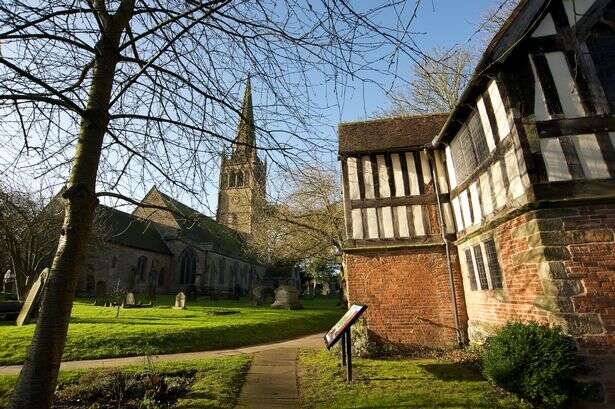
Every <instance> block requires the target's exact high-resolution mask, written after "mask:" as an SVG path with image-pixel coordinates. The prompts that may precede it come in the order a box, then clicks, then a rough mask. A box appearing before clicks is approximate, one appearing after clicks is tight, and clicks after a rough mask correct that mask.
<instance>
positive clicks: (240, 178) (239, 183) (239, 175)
mask: <svg viewBox="0 0 615 409" xmlns="http://www.w3.org/2000/svg"><path fill="white" fill-rule="evenodd" d="M235 186H237V187H242V186H243V171H241V170H240V171H239V172H237V181H236V183H235Z"/></svg>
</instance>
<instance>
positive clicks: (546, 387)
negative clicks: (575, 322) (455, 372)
mask: <svg viewBox="0 0 615 409" xmlns="http://www.w3.org/2000/svg"><path fill="white" fill-rule="evenodd" d="M578 364H579V361H578V357H577V355H576V348H575V345H574V343H573V341H572V339H570V338H569V337H567V336H566V335H564V334H563V333H562V331H561V329H559V328H549V327H547V326H544V325H540V324H538V323H529V324H524V323H520V322H511V323H508V324H507V325H506V326H505V327H503V328H502V329H501V330H500V331H499V332H498V334H497V335H495V336H493V337H491V338H489V339H488V340H487V342H486V344H485V349H484V351H483V353H482V366H483V373H484V375H485V376H486V377H487V378H489V379H491V380H492V381H493V382H495V383H496V384H497V385H499V386H501V387H502V388H504V389H506V390H508V391H510V392H513V393H516V394H517V395H519V396H520V397H522V398H524V399H527V400H528V401H530V402H532V403H533V404H536V405H540V406H544V407H547V408H560V407H562V406H563V405H564V404H565V403H566V401H567V400H568V398H569V397H570V396H571V394H572V390H573V386H574V379H573V377H574V375H575V372H576V370H577V367H578Z"/></svg>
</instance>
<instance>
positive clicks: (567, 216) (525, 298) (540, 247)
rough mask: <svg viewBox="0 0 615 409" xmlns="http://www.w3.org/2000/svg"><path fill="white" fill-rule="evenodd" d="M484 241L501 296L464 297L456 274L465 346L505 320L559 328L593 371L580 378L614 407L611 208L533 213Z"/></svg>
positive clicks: (614, 207) (614, 226)
mask: <svg viewBox="0 0 615 409" xmlns="http://www.w3.org/2000/svg"><path fill="white" fill-rule="evenodd" d="M484 235H492V236H493V237H494V238H495V240H496V245H497V248H498V252H499V259H500V263H501V266H502V270H503V276H504V277H503V278H504V288H503V289H501V290H487V291H469V290H468V289H469V288H470V287H469V283H468V277H467V274H466V271H465V267H464V268H462V270H463V276H464V286H465V288H466V292H465V296H466V307H467V312H468V317H469V322H468V326H469V328H468V332H469V335H470V339H473V340H480V339H481V338H482V337H484V336H485V335H486V334H488V333H490V332H492V331H493V330H494V329H495V328H497V327H498V326H500V325H502V324H504V323H505V322H506V321H507V320H511V319H517V320H524V321H527V320H536V321H540V322H550V323H554V324H557V325H560V326H561V327H563V328H564V330H565V331H566V332H567V333H568V334H570V335H571V336H573V337H575V339H576V340H577V343H578V346H579V351H580V353H581V354H582V355H584V356H586V358H587V362H588V363H589V364H590V366H591V368H592V369H591V370H590V371H589V372H588V373H587V374H586V376H584V378H586V380H598V381H600V382H601V383H602V384H603V386H604V388H605V389H604V392H605V399H606V402H608V403H607V405H609V404H610V405H613V404H615V381H614V380H615V204H597V205H579V206H574V207H566V208H553V209H540V210H534V211H530V212H527V213H525V214H522V215H520V216H517V217H516V218H513V219H511V220H508V221H506V222H505V223H502V224H500V225H499V226H497V227H496V228H495V229H493V230H492V231H490V232H486V233H484V234H483V236H484ZM482 238H483V237H474V238H473V239H471V240H468V241H466V242H464V243H461V244H460V247H459V250H460V254H461V252H462V251H463V249H464V248H465V246H467V245H468V244H471V243H472V242H473V241H475V240H480V239H482ZM462 266H463V263H462Z"/></svg>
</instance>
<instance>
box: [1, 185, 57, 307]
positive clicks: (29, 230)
mask: <svg viewBox="0 0 615 409" xmlns="http://www.w3.org/2000/svg"><path fill="white" fill-rule="evenodd" d="M57 210H58V209H56V208H54V207H53V206H50V207H47V206H45V203H44V198H41V197H40V196H36V195H35V194H33V193H32V192H29V191H27V190H25V189H21V190H15V189H11V188H8V187H4V188H2V189H1V190H0V245H1V246H2V248H3V249H4V251H5V252H6V257H7V261H8V263H9V265H10V268H11V270H12V271H13V272H14V273H15V278H16V289H17V298H18V299H19V300H23V299H24V298H25V295H26V294H27V293H28V289H29V288H30V286H31V285H32V283H33V282H34V280H35V279H36V277H37V276H38V274H39V273H40V272H41V270H42V269H43V268H44V267H46V266H47V264H48V263H49V262H50V261H51V257H52V256H53V252H54V251H55V249H56V246H55V245H56V244H57V237H58V231H59V229H60V226H61V224H62V214H61V212H60V213H59V212H58V211H57ZM59 210H60V211H61V210H62V209H59Z"/></svg>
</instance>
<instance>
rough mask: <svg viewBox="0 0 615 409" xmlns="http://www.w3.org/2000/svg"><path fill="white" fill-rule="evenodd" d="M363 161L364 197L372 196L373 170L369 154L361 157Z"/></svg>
mask: <svg viewBox="0 0 615 409" xmlns="http://www.w3.org/2000/svg"><path fill="white" fill-rule="evenodd" d="M361 160H362V161H363V184H364V185H365V198H366V199H373V198H374V195H375V193H374V172H373V171H372V161H371V160H370V158H369V156H363V157H361Z"/></svg>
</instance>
